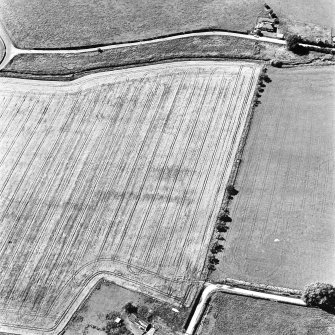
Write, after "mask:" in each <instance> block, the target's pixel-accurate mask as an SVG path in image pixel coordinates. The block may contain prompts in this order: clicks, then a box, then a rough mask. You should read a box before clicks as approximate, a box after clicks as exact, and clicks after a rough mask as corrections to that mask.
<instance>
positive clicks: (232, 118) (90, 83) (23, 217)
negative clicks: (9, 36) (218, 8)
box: [0, 62, 260, 334]
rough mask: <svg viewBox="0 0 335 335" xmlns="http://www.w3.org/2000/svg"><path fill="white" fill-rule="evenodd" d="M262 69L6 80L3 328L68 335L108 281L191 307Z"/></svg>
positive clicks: (179, 68)
mask: <svg viewBox="0 0 335 335" xmlns="http://www.w3.org/2000/svg"><path fill="white" fill-rule="evenodd" d="M259 72H260V66H258V65H257V64H251V63H250V64H249V63H241V62H221V63H220V62H179V63H170V64H163V65H154V66H147V67H142V68H133V69H126V70H119V71H114V72H105V73H100V74H96V75H91V76H87V77H84V78H81V79H78V80H76V81H73V82H70V83H62V82H39V81H29V80H20V79H12V78H7V79H6V78H1V79H0V83H1V84H0V87H1V90H0V101H1V104H0V152H1V155H0V175H1V176H2V178H1V181H0V204H1V206H0V215H1V226H0V272H1V278H0V331H4V332H5V331H8V332H16V333H25V334H45V333H46V332H48V333H50V334H51V333H57V331H59V330H60V329H61V328H62V327H63V326H64V325H65V323H66V322H67V320H69V318H70V316H71V315H72V314H73V312H74V311H75V310H76V308H78V306H79V304H80V303H81V301H82V300H83V299H84V297H85V296H87V294H88V293H89V292H90V290H91V289H92V287H93V286H94V285H95V283H96V282H97V281H98V280H99V279H100V278H102V277H104V278H107V279H110V280H113V281H114V282H116V283H117V284H119V285H121V286H125V287H128V288H133V289H136V290H138V291H141V292H143V293H146V294H149V295H153V296H155V297H157V298H160V299H162V300H165V301H168V302H173V303H175V304H185V305H189V304H190V302H191V301H192V299H193V297H194V295H195V293H196V292H197V289H198V288H199V285H200V284H201V282H202V281H203V280H204V278H205V276H206V271H203V269H204V264H205V260H206V253H207V248H208V244H209V243H210V239H211V234H212V231H213V229H214V225H215V221H216V215H217V213H218V210H219V208H220V203H221V201H222V198H223V194H224V190H225V187H226V183H227V179H228V176H229V173H230V170H231V167H232V164H233V160H234V156H235V153H236V150H237V147H238V143H239V139H240V137H241V134H242V131H243V128H244V124H245V120H246V117H247V114H248V110H249V106H250V104H251V100H252V97H253V92H254V89H255V86H256V83H257V78H258V75H259Z"/></svg>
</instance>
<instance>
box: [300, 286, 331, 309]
mask: <svg viewBox="0 0 335 335" xmlns="http://www.w3.org/2000/svg"><path fill="white" fill-rule="evenodd" d="M302 299H303V301H305V303H306V304H307V305H308V306H318V307H332V308H334V307H335V287H334V286H333V285H331V284H326V283H320V282H316V283H312V284H309V285H307V286H305V288H304V291H303V295H302Z"/></svg>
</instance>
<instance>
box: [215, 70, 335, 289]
mask: <svg viewBox="0 0 335 335" xmlns="http://www.w3.org/2000/svg"><path fill="white" fill-rule="evenodd" d="M269 76H270V78H271V79H272V82H271V83H270V84H268V87H267V88H266V89H265V92H264V94H263V96H262V98H261V105H260V106H259V107H257V109H256V111H255V113H254V117H253V120H252V124H251V128H250V132H249V136H248V140H247V143H246V146H245V148H244V153H243V156H242V161H241V165H240V169H239V173H238V176H237V180H236V188H237V189H238V190H239V194H238V195H237V196H236V197H235V198H234V200H232V203H231V217H232V223H231V224H230V229H229V232H228V233H227V238H226V242H225V251H224V253H223V256H222V257H221V259H220V265H219V266H218V267H217V270H216V271H214V273H213V275H212V279H213V280H220V278H233V279H238V280H245V281H249V282H256V283H262V284H272V285H275V286H283V287H290V288H297V289H301V288H302V287H303V286H304V285H305V284H307V283H310V282H314V281H323V282H330V283H334V282H335V244H334V240H335V226H334V219H335V212H334V211H335V179H334V176H335V170H334V167H335V166H334V161H335V156H334V152H335V147H334V144H335V129H334V124H335V123H334V121H335V113H334V112H335V80H334V78H335V68H334V67H315V68H308V67H305V68H300V69H298V68H297V69H281V70H278V69H271V70H270V71H269Z"/></svg>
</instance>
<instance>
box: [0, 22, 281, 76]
mask: <svg viewBox="0 0 335 335" xmlns="http://www.w3.org/2000/svg"><path fill="white" fill-rule="evenodd" d="M201 36H232V37H239V38H245V39H249V40H255V41H261V42H268V43H275V44H282V45H285V44H286V42H285V41H284V40H279V39H276V38H269V37H258V36H257V37H255V36H253V35H247V34H239V33H231V32H224V31H206V32H195V33H184V34H179V35H174V36H169V37H158V38H155V39H150V40H143V41H139V42H126V43H118V44H111V45H106V46H102V47H92V48H80V49H71V50H68V49H38V50H34V49H20V48H17V47H15V46H14V44H13V42H12V41H11V39H10V36H9V34H8V32H7V30H6V27H5V26H4V25H3V24H2V23H1V22H0V37H1V38H2V40H3V41H4V44H5V57H4V58H3V60H2V62H1V63H0V70H2V69H3V68H5V66H6V65H7V64H8V63H9V62H10V61H11V59H12V58H14V57H15V56H16V55H19V54H37V55H40V54H80V53H85V52H94V51H96V52H98V51H101V50H111V49H119V48H126V47H132V46H137V45H146V44H154V43H160V42H165V41H171V40H178V39H183V38H188V37H201Z"/></svg>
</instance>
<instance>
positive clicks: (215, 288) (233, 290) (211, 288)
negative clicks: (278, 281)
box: [186, 283, 306, 335]
mask: <svg viewBox="0 0 335 335" xmlns="http://www.w3.org/2000/svg"><path fill="white" fill-rule="evenodd" d="M205 285H206V288H205V289H204V291H203V293H202V295H201V298H200V301H199V303H198V306H197V308H196V310H195V312H194V314H193V316H192V319H191V321H190V324H189V326H188V327H187V330H186V335H194V332H195V330H196V327H197V325H198V324H199V322H200V320H201V317H202V316H203V313H204V311H205V309H206V303H207V301H208V299H209V298H210V297H211V296H212V295H213V294H214V293H217V292H225V293H229V294H237V295H243V296H246V297H253V298H259V299H266V300H272V301H278V302H283V303H286V304H293V305H299V306H306V304H305V303H304V302H303V301H302V300H301V299H296V298H290V297H284V296H280V295H275V294H269V293H262V292H256V291H250V290H246V289H242V288H237V287H232V286H229V285H222V284H210V283H207V284H205Z"/></svg>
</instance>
